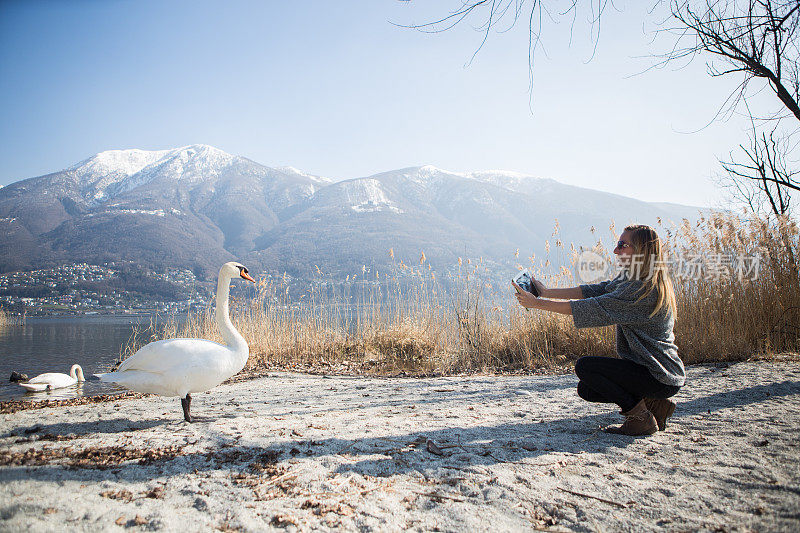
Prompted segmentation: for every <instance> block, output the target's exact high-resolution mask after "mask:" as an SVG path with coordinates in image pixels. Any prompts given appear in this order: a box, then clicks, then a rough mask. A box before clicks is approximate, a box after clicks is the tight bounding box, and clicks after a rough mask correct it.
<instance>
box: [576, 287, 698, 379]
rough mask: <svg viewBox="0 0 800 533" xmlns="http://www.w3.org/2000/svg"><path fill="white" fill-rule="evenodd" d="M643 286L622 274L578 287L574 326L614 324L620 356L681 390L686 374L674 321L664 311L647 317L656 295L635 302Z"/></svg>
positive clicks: (653, 306)
mask: <svg viewBox="0 0 800 533" xmlns="http://www.w3.org/2000/svg"><path fill="white" fill-rule="evenodd" d="M642 285H643V283H642V281H640V280H628V279H626V278H625V277H624V275H622V274H620V275H619V276H617V277H616V278H614V279H611V280H608V281H603V282H601V283H596V284H593V285H581V286H580V287H581V292H582V293H583V299H582V300H570V307H571V308H572V318H573V320H574V321H575V326H576V327H578V328H589V327H597V326H610V325H612V324H616V325H617V353H618V354H619V356H620V357H622V358H623V359H628V360H630V361H633V362H634V363H638V364H640V365H644V366H645V367H647V369H648V370H649V371H650V373H651V374H652V375H653V377H654V378H656V379H657V380H658V381H660V382H661V383H664V384H665V385H677V386H679V387H682V386H683V384H684V383H685V381H686V373H685V370H684V368H683V362H682V361H681V359H680V357H678V347H677V346H676V345H675V334H674V333H673V332H672V328H673V327H674V325H675V318H674V317H673V316H672V313H670V312H669V311H666V312H665V311H664V310H661V311H659V312H658V313H656V314H655V315H653V317H652V318H650V317H649V315H650V313H652V311H653V309H654V308H655V305H656V300H657V299H658V295H657V294H656V291H653V292H651V293H650V294H649V295H647V297H645V298H643V299H642V300H640V301H638V302H637V301H636V300H637V299H638V298H639V297H640V296H641V295H642V291H641V289H642Z"/></svg>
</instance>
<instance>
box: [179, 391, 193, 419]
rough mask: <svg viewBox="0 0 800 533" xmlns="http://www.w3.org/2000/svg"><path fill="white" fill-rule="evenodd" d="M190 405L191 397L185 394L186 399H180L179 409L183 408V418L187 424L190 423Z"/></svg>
mask: <svg viewBox="0 0 800 533" xmlns="http://www.w3.org/2000/svg"><path fill="white" fill-rule="evenodd" d="M191 405H192V397H191V396H190V395H189V394H187V395H186V398H181V407H183V418H184V420H186V421H187V422H191V421H192V415H191V414H189V407H190V406H191Z"/></svg>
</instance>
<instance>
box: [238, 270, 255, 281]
mask: <svg viewBox="0 0 800 533" xmlns="http://www.w3.org/2000/svg"><path fill="white" fill-rule="evenodd" d="M239 275H240V276H242V277H243V278H244V279H246V280H247V281H252V282H253V283H255V282H256V280H254V279H253V278H251V277H250V274H248V273H247V272H245V271H244V270H242V272H241V273H240V274H239Z"/></svg>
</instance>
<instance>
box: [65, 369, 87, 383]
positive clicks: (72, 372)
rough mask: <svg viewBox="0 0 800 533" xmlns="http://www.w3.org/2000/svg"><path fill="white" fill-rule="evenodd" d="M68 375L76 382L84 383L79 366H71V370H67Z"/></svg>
mask: <svg viewBox="0 0 800 533" xmlns="http://www.w3.org/2000/svg"><path fill="white" fill-rule="evenodd" d="M69 375H70V377H71V378H72V379H74V380H76V381H86V380H85V379H84V378H83V369H82V368H81V366H80V365H72V368H70V369H69Z"/></svg>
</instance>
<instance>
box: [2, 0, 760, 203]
mask: <svg viewBox="0 0 800 533" xmlns="http://www.w3.org/2000/svg"><path fill="white" fill-rule="evenodd" d="M449 3H450V4H451V5H453V6H455V5H458V4H459V3H460V2H458V1H457V0H455V1H451V2H449ZM446 4H447V2H430V1H429V2H418V1H412V2H402V1H397V0H369V1H347V2H332V1H329V0H319V1H296V2H278V1H259V0H254V1H236V0H231V1H227V2H217V1H186V2H183V1H167V2H164V1H145V0H135V1H134V0H129V1H113V0H106V1H101V0H93V1H88V0H84V1H79V0H71V1H68V2H60V1H56V0H52V1H16V2H15V1H4V2H0V106H2V120H0V184H8V183H11V182H14V181H17V180H20V179H24V178H28V177H32V176H38V175H41V174H45V173H48V172H53V171H57V170H60V169H63V168H64V167H67V166H69V165H71V164H73V163H76V162H78V161H80V160H82V159H85V158H87V157H90V156H91V155H93V154H94V153H97V152H100V151H103V150H109V149H124V148H142V149H165V148H172V147H177V146H183V145H187V144H194V143H203V144H210V145H213V146H216V147H218V148H220V149H222V150H225V151H227V152H230V153H233V154H238V155H243V156H246V157H249V158H251V159H253V160H255V161H258V162H260V163H262V164H265V165H268V166H281V165H291V166H294V167H297V168H300V169H302V170H305V171H307V172H311V173H314V174H319V175H322V176H327V177H330V178H333V179H343V178H352V177H360V176H366V175H370V174H373V173H377V172H381V171H385V170H391V169H396V168H402V167H408V166H415V165H424V164H431V165H435V166H438V167H441V168H445V169H448V170H455V171H470V170H486V169H507V170H515V171H519V172H524V173H528V174H531V175H535V176H540V177H549V178H554V179H556V180H559V181H562V182H565V183H570V184H575V185H579V186H585V187H591V188H595V189H601V190H606V191H611V192H616V193H620V194H625V195H627V196H632V197H636V198H640V199H643V200H650V201H672V202H679V203H684V204H691V205H715V204H717V203H718V202H719V200H720V198H721V196H720V194H719V192H718V188H717V186H716V185H715V184H714V182H713V180H712V179H711V178H712V176H713V175H714V174H715V173H717V172H718V171H719V166H718V164H717V159H718V158H720V157H726V156H727V154H728V152H729V151H730V150H732V149H735V148H736V146H737V145H738V143H740V142H743V141H744V140H745V136H744V131H743V128H745V127H746V123H745V122H744V121H743V120H741V119H738V118H737V119H733V120H730V121H728V122H716V123H713V124H711V125H710V126H708V127H707V128H705V129H702V130H701V131H700V132H698V133H691V134H690V133H686V132H691V131H694V130H698V129H699V128H702V127H703V126H705V125H706V124H707V123H708V122H709V121H710V120H711V119H712V118H713V116H714V114H715V112H716V110H717V108H718V107H719V106H720V105H721V104H722V102H723V101H724V99H725V97H726V96H727V95H728V92H729V91H730V89H731V88H732V87H733V86H734V85H735V80H733V79H731V80H725V79H711V78H709V77H708V76H707V75H706V74H705V67H704V65H703V64H702V62H697V63H696V64H692V65H690V66H688V67H687V68H684V69H680V70H675V69H674V68H670V69H667V70H655V71H651V72H648V73H645V74H641V75H638V76H632V75H634V74H636V73H637V72H640V71H642V70H644V69H645V68H647V67H648V66H649V65H651V64H652V63H653V61H654V60H653V59H652V57H648V56H649V55H650V54H652V53H653V52H657V51H663V50H664V43H663V42H661V43H659V42H657V43H655V44H652V43H650V38H649V37H648V35H646V34H645V33H644V32H643V24H644V25H645V27H646V28H647V27H652V23H653V22H655V21H656V20H657V18H658V16H657V14H656V15H648V14H647V7H648V6H649V4H650V3H649V2H636V1H633V0H628V1H625V2H622V3H618V6H619V7H620V9H621V11H620V12H617V11H615V10H613V9H609V11H608V12H607V13H606V14H605V16H604V18H603V19H602V25H601V28H600V29H601V33H600V38H599V41H598V45H597V51H596V54H595V56H594V58H593V59H592V60H591V61H589V58H590V56H591V42H590V37H589V26H588V25H587V24H585V23H584V22H582V21H583V19H584V14H582V15H581V16H580V17H579V19H578V22H577V23H576V26H575V29H574V32H573V33H574V37H573V42H572V44H571V45H570V44H569V30H570V28H569V25H568V24H561V25H559V26H552V25H550V26H548V27H547V28H546V34H545V36H544V39H545V41H544V42H545V46H546V50H545V51H542V50H540V51H539V52H538V55H537V58H536V65H535V86H534V92H533V113H531V111H530V109H529V95H528V69H527V34H526V29H527V28H526V25H525V23H524V21H523V23H522V24H521V25H519V27H518V28H516V29H515V30H513V31H510V32H507V33H503V34H494V35H492V36H491V37H490V38H489V40H488V42H487V44H486V46H485V47H484V48H483V50H481V52H480V53H479V54H478V55H477V57H476V58H475V60H474V61H473V62H472V64H471V65H469V66H465V65H466V63H467V62H468V61H469V59H470V57H471V55H472V52H473V51H474V50H475V48H476V47H477V46H478V44H479V43H480V39H481V35H480V34H479V33H476V32H474V31H472V30H471V29H470V28H469V27H468V26H466V25H465V26H462V27H459V28H457V29H456V30H454V31H451V32H447V33H443V34H437V35H426V34H423V33H420V32H416V31H413V30H409V29H403V28H398V27H396V26H393V25H391V24H390V21H393V22H397V23H406V24H407V23H414V22H424V21H427V20H431V19H432V18H435V17H436V16H438V15H441V14H443V13H445V12H446V7H447V6H446ZM639 4H647V5H648V6H645V5H639ZM648 21H649V24H648ZM545 52H546V53H545ZM565 201H568V199H565Z"/></svg>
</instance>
